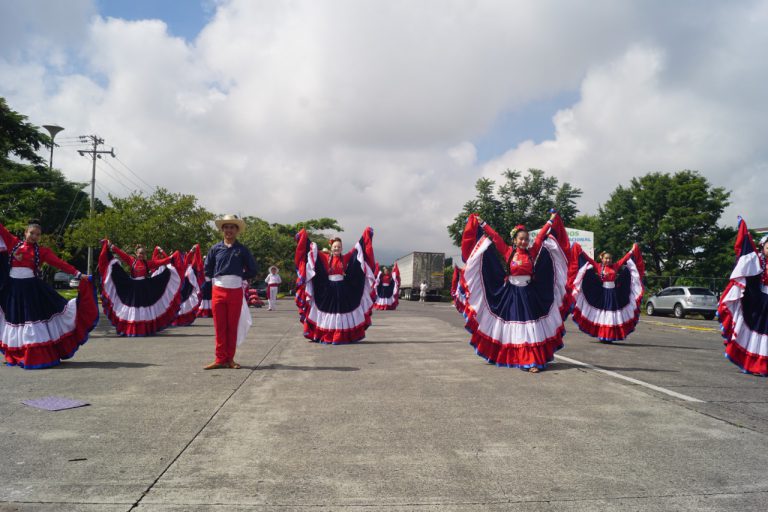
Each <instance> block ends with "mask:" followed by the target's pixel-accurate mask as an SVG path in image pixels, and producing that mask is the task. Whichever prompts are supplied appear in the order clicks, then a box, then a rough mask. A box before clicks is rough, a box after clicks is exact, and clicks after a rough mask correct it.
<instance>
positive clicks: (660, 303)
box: [645, 286, 717, 320]
mask: <svg viewBox="0 0 768 512" xmlns="http://www.w3.org/2000/svg"><path fill="white" fill-rule="evenodd" d="M645 312H646V313H648V316H653V315H656V314H660V313H666V314H669V313H672V314H673V315H675V318H685V315H688V314H692V313H698V314H700V315H702V316H703V317H704V318H706V319H707V320H712V319H713V318H715V313H716V312H717V295H715V293H714V292H713V291H711V290H708V289H707V288H699V287H695V286H670V287H669V288H664V289H663V290H661V291H660V292H658V293H655V294H653V295H652V296H651V298H649V299H648V303H647V304H646V305H645Z"/></svg>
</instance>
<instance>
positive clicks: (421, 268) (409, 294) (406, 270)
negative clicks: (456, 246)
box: [397, 252, 445, 300]
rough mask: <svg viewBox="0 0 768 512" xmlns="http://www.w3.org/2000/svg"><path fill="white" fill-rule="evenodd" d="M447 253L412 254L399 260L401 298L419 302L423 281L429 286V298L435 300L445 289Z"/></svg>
mask: <svg viewBox="0 0 768 512" xmlns="http://www.w3.org/2000/svg"><path fill="white" fill-rule="evenodd" d="M444 265H445V253H442V252H412V253H410V254H406V255H405V256H403V257H402V258H399V259H398V260H397V267H398V269H400V298H402V299H405V300H418V299H419V287H420V285H421V282H422V281H426V282H427V285H428V286H429V291H428V292H427V296H428V297H430V298H432V300H434V297H435V296H438V297H439V294H440V290H442V289H443V286H444V284H445V283H444V281H445V275H444V273H443V271H444Z"/></svg>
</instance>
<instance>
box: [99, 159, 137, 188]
mask: <svg viewBox="0 0 768 512" xmlns="http://www.w3.org/2000/svg"><path fill="white" fill-rule="evenodd" d="M97 168H98V169H99V170H101V172H103V173H104V174H105V175H106V176H109V177H110V178H111V179H112V181H114V182H115V183H117V184H118V185H120V186H121V187H123V188H124V189H125V190H127V191H128V192H129V193H130V192H133V190H132V189H131V188H130V187H129V186H128V185H126V184H125V183H123V182H122V181H121V180H119V179H117V178H116V177H115V176H113V175H112V174H111V172H107V169H105V168H104V166H100V165H97Z"/></svg>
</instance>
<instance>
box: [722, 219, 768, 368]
mask: <svg viewBox="0 0 768 512" xmlns="http://www.w3.org/2000/svg"><path fill="white" fill-rule="evenodd" d="M734 249H735V251H736V267H735V268H734V269H733V272H731V280H730V282H729V283H728V286H726V288H725V290H724V291H723V294H722V296H721V297H720V306H719V308H718V310H717V314H718V316H719V317H720V324H721V325H722V332H723V338H725V357H727V358H728V359H730V360H731V362H733V363H734V364H735V365H736V366H738V367H739V368H741V370H742V371H743V372H744V373H751V374H753V375H762V376H768V266H766V259H768V237H763V238H762V239H761V240H760V244H759V245H758V246H757V247H755V243H754V241H753V240H752V235H750V233H749V231H748V230H747V224H746V223H745V222H744V220H743V219H742V218H741V217H739V232H738V234H737V235H736V244H735V246H734Z"/></svg>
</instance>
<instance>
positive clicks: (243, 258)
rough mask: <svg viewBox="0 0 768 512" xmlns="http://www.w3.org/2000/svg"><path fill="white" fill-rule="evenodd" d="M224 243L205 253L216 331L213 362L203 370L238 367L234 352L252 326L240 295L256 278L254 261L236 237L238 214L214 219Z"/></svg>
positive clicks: (242, 226)
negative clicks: (251, 280) (250, 281)
mask: <svg viewBox="0 0 768 512" xmlns="http://www.w3.org/2000/svg"><path fill="white" fill-rule="evenodd" d="M216 227H217V228H219V229H220V230H221V231H222V234H223V235H224V240H223V241H221V242H219V243H217V244H216V245H214V246H213V247H211V250H210V251H208V256H207V257H206V260H205V277H206V278H210V279H212V280H213V291H212V294H211V308H212V309H213V327H214V330H215V331H216V360H215V361H214V362H213V363H211V364H209V365H208V366H206V367H205V369H206V370H214V369H216V368H240V365H239V364H237V363H236V362H235V350H236V349H237V346H238V345H240V343H242V341H243V340H244V339H245V335H246V334H247V332H248V328H249V327H250V326H251V313H250V311H249V310H248V305H247V304H246V303H245V298H244V295H243V280H244V279H250V278H252V277H253V276H254V275H256V261H255V260H254V259H253V255H252V254H251V252H250V251H249V250H248V249H247V248H246V247H245V246H244V245H243V244H241V243H240V242H238V241H237V235H238V234H240V233H242V232H243V231H245V222H243V220H242V219H241V218H239V217H238V216H237V215H225V216H224V217H222V218H221V219H217V220H216Z"/></svg>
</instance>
